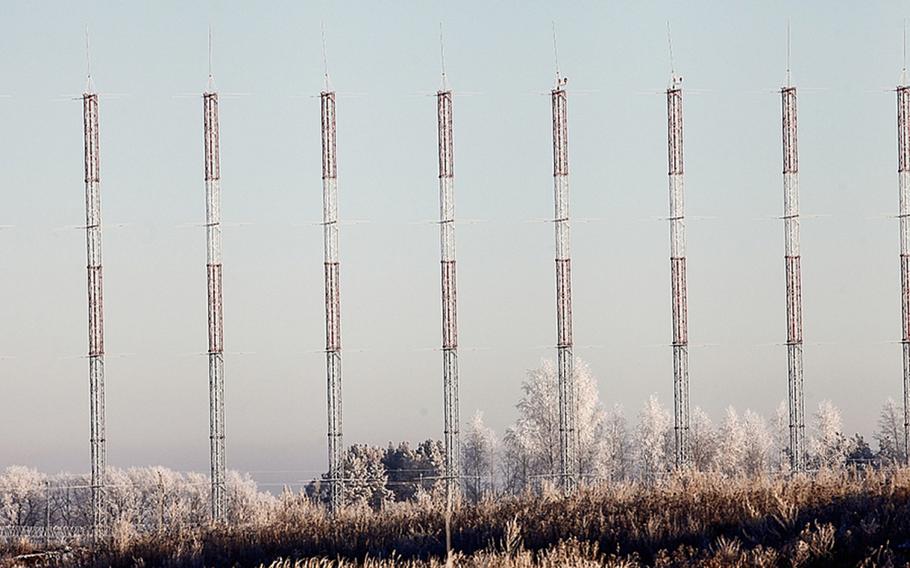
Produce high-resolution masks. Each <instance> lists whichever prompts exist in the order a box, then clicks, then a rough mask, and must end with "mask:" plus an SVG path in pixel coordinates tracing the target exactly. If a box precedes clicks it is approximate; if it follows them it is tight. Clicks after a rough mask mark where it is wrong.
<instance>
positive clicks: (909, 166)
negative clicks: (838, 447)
mask: <svg viewBox="0 0 910 568" xmlns="http://www.w3.org/2000/svg"><path fill="white" fill-rule="evenodd" d="M905 73H906V71H905ZM901 82H902V83H904V84H902V85H901V86H899V87H898V88H897V176H898V183H899V187H900V197H899V207H900V209H899V212H898V220H899V223H900V241H901V242H900V256H901V324H902V325H901V348H902V355H903V357H902V359H903V369H904V376H903V379H904V380H903V403H904V447H903V450H904V459H905V460H906V461H907V462H908V463H910V123H908V121H910V86H907V85H906V83H905V81H901Z"/></svg>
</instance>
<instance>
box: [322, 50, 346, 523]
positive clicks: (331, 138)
mask: <svg viewBox="0 0 910 568" xmlns="http://www.w3.org/2000/svg"><path fill="white" fill-rule="evenodd" d="M323 60H325V35H323ZM328 76H329V73H328V67H326V70H325V79H326V87H325V90H323V91H322V92H321V93H320V95H319V101H320V109H321V126H322V225H323V245H324V250H325V257H324V270H325V367H326V382H327V392H328V438H329V480H328V481H329V509H330V510H331V511H332V512H333V513H335V512H338V511H340V510H341V507H342V505H343V504H344V448H343V440H342V428H341V426H342V423H341V410H342V399H341V291H340V288H339V268H338V267H339V260H338V169H337V165H336V163H335V92H334V91H331V90H329V84H328Z"/></svg>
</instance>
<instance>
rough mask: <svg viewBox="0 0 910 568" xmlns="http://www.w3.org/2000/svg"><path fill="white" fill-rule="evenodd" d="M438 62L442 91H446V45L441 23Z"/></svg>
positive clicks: (440, 23)
mask: <svg viewBox="0 0 910 568" xmlns="http://www.w3.org/2000/svg"><path fill="white" fill-rule="evenodd" d="M439 61H440V65H441V67H442V90H443V91H445V90H448V89H447V88H448V81H447V80H446V43H445V36H444V35H443V29H442V22H439Z"/></svg>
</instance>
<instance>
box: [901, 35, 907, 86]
mask: <svg viewBox="0 0 910 568" xmlns="http://www.w3.org/2000/svg"><path fill="white" fill-rule="evenodd" d="M906 85H907V18H904V52H903V63H902V64H901V78H900V86H901V87H905V86H906Z"/></svg>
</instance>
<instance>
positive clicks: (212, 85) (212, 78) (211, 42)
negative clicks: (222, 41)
mask: <svg viewBox="0 0 910 568" xmlns="http://www.w3.org/2000/svg"><path fill="white" fill-rule="evenodd" d="M214 51H215V48H214V33H213V32H212V26H211V25H209V81H208V84H207V85H206V90H207V91H208V92H210V93H213V92H215V75H214V74H213V72H212V58H213V53H214Z"/></svg>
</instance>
